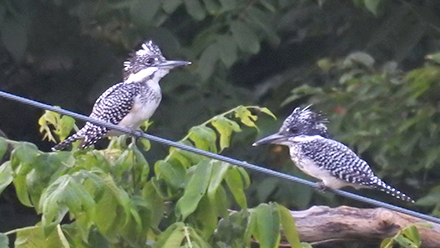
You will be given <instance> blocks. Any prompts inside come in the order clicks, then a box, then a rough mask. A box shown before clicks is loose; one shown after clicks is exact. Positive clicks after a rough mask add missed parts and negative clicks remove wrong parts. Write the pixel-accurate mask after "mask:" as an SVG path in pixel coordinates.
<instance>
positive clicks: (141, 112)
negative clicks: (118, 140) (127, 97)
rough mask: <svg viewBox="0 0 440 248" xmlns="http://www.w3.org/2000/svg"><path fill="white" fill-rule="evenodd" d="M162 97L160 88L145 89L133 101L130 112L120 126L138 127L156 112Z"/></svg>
mask: <svg viewBox="0 0 440 248" xmlns="http://www.w3.org/2000/svg"><path fill="white" fill-rule="evenodd" d="M161 99H162V94H161V92H160V89H159V90H154V89H151V88H149V89H144V90H143V92H141V93H140V94H138V95H137V96H136V97H135V98H134V101H133V106H132V108H131V110H130V112H129V113H128V114H127V115H126V116H125V117H124V118H123V119H122V120H121V121H120V122H119V124H118V126H122V127H127V128H132V129H137V128H139V126H140V125H141V124H142V123H143V122H145V121H146V120H148V119H150V117H151V116H152V115H153V114H154V112H155V111H156V109H157V107H158V106H159V104H160V101H161Z"/></svg>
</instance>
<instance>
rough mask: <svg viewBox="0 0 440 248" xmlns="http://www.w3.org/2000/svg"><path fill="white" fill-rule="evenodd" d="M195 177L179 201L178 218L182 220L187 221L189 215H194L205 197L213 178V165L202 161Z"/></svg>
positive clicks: (207, 161) (198, 165) (177, 207)
mask: <svg viewBox="0 0 440 248" xmlns="http://www.w3.org/2000/svg"><path fill="white" fill-rule="evenodd" d="M195 167H196V168H195V171H194V174H193V176H192V177H191V179H190V180H189V182H188V186H186V187H185V192H184V193H183V196H182V197H181V198H180V199H179V200H178V201H177V204H176V216H177V218H178V219H180V220H185V219H186V217H188V215H190V214H191V213H193V212H194V211H195V210H196V208H197V206H198V204H199V201H200V200H201V199H202V197H203V196H204V195H205V193H206V190H207V188H208V185H209V179H210V178H211V171H212V165H211V163H210V161H209V160H208V159H204V160H202V161H201V162H200V163H199V164H197V165H196V166H195Z"/></svg>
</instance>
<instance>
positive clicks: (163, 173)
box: [155, 160, 185, 189]
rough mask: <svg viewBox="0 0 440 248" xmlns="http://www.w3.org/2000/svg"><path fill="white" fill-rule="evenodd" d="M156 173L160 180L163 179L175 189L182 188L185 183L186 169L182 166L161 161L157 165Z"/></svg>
mask: <svg viewBox="0 0 440 248" xmlns="http://www.w3.org/2000/svg"><path fill="white" fill-rule="evenodd" d="M155 171H156V175H157V176H158V177H159V178H163V179H164V180H165V181H166V182H167V183H168V184H169V185H171V186H172V187H174V188H175V189H178V188H180V187H182V186H183V184H184V182H185V168H183V167H182V165H180V164H176V163H168V162H165V161H163V160H160V161H157V163H156V165H155Z"/></svg>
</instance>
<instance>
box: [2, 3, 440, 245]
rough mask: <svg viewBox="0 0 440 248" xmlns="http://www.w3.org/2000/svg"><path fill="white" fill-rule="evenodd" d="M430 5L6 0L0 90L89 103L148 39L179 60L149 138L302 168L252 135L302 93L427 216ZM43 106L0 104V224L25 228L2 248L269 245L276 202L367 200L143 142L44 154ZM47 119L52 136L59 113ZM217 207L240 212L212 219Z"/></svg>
mask: <svg viewBox="0 0 440 248" xmlns="http://www.w3.org/2000/svg"><path fill="white" fill-rule="evenodd" d="M438 13H440V4H439V3H438V1H436V0H422V1H410V0H400V1H386V0H352V1H342V0H329V1H321V0H316V1H314V0H302V1H291V0H259V1H244V0H184V1H181V0H160V1H157V0H127V1H120V0H107V1H105V0H104V1H85V0H76V1H62V0H61V1H55V0H54V1H34V0H5V1H3V2H1V3H0V35H1V39H0V40H1V44H2V45H1V46H0V54H1V56H0V57H1V59H0V80H1V82H2V83H0V90H3V91H8V92H11V93H14V94H17V95H21V96H25V97H28V98H31V99H35V100H38V101H42V102H46V103H49V104H53V105H58V106H61V107H63V108H66V109H70V110H73V111H75V112H79V113H84V114H88V113H89V111H90V109H91V106H92V105H93V102H94V101H95V99H96V97H97V96H98V95H99V94H100V93H101V92H102V91H104V90H105V89H106V88H108V87H109V86H111V85H113V84H115V83H117V82H119V81H120V80H121V79H122V76H121V74H122V62H123V61H124V59H125V58H126V56H127V54H128V53H129V52H130V51H131V50H132V49H134V48H135V47H136V45H139V44H140V42H142V41H144V40H146V39H153V40H154V41H156V42H157V43H158V44H159V45H160V46H161V47H162V50H163V52H164V54H165V56H166V57H167V58H171V59H179V58H182V59H186V60H189V61H192V62H193V66H191V67H188V68H187V69H185V70H178V71H175V72H173V73H171V74H170V75H168V76H167V77H166V78H165V79H164V80H163V82H162V84H161V86H162V89H163V94H164V99H163V101H162V104H161V106H160V107H159V109H158V111H157V112H156V113H155V115H154V116H153V118H152V121H153V123H152V124H151V125H149V127H148V132H149V133H152V134H155V135H158V136H162V137H165V138H169V139H172V140H181V141H182V142H187V143H188V144H191V145H194V146H197V147H199V148H202V149H206V150H210V151H212V152H222V153H223V154H226V155H228V156H232V157H234V158H238V159H240V160H246V161H250V162H254V163H257V164H262V165H267V166H268V167H270V168H272V169H275V170H279V171H283V172H287V173H292V174H295V175H299V176H301V177H306V176H305V175H304V174H302V173H301V172H299V171H298V169H297V168H296V167H294V166H293V165H292V163H291V161H290V160H289V158H288V156H287V153H286V150H285V149H284V148H282V147H279V146H271V147H261V148H253V147H251V144H252V142H253V141H255V139H256V138H257V136H258V137H261V136H263V135H265V134H269V133H271V132H274V131H275V130H276V129H277V128H278V127H279V125H280V123H281V121H282V120H283V118H284V117H285V116H287V115H288V114H289V113H290V111H291V110H292V109H293V108H294V107H296V106H299V105H306V104H310V103H313V106H312V108H313V109H314V110H317V111H321V112H323V113H324V114H325V115H326V116H327V117H328V119H329V120H330V122H329V128H330V131H331V135H332V137H333V138H335V139H338V140H340V141H342V142H344V143H345V144H348V145H349V146H350V147H352V148H353V149H355V150H356V151H357V153H358V154H360V155H361V157H362V158H364V159H366V160H367V161H368V162H369V163H370V164H371V166H372V167H373V169H374V171H375V172H376V173H377V174H378V175H379V176H380V177H381V178H383V179H384V180H385V181H386V182H388V183H389V184H391V185H393V186H395V187H397V188H399V189H401V190H402V191H404V192H407V193H408V194H409V195H410V196H411V197H413V198H414V199H416V200H418V201H417V203H416V205H411V206H407V207H410V208H413V209H416V210H418V211H421V212H425V213H429V214H433V215H438V216H440V201H439V199H440V185H439V183H438V178H439V176H440V166H439V162H440V156H439V154H440V145H439V143H438V140H439V138H440V132H439V128H438V123H439V121H440V115H439V110H438V109H439V92H440V89H439V88H440V85H439V84H438V82H439V79H440V66H439V63H440V53H439V52H440V43H439V41H440V40H439V38H440V16H439V14H438ZM242 105H251V106H254V105H259V106H264V107H268V109H270V110H271V111H272V112H273V113H274V114H275V115H276V116H277V117H278V119H277V120H276V121H274V119H273V118H271V117H270V116H268V115H267V113H269V115H270V112H269V111H267V110H266V109H263V108H260V107H237V106H242ZM231 109H232V110H231ZM229 110H231V111H229ZM261 110H263V112H265V113H266V114H265V113H262V112H261ZM249 111H250V112H249ZM43 114H44V113H43V112H42V111H41V110H38V109H34V108H31V107H28V106H24V105H19V104H18V103H14V102H10V101H6V100H4V99H1V100H0V129H1V130H2V131H3V132H4V133H5V134H6V135H7V136H8V138H9V140H8V141H7V140H5V139H1V140H0V157H3V155H4V154H5V158H4V160H5V161H7V162H6V163H5V164H3V165H2V167H0V191H3V192H2V194H1V195H0V215H1V218H0V232H3V233H8V232H9V233H14V232H15V231H12V230H15V229H16V228H23V227H29V228H25V229H19V230H17V236H16V241H15V246H16V247H32V246H29V242H33V241H35V242H37V241H38V242H48V243H47V244H45V245H43V246H44V247H61V246H64V247H68V246H67V245H68V244H69V245H70V246H72V247H73V246H74V247H86V244H87V243H88V244H89V245H90V247H108V245H109V244H112V245H114V246H115V247H139V246H140V245H146V246H153V245H155V246H156V247H161V246H164V247H173V246H171V243H167V242H175V243H173V244H174V245H175V246H176V247H179V245H180V244H181V242H184V243H185V242H186V244H187V245H188V244H189V242H192V243H191V244H193V247H195V246H196V244H198V245H199V246H201V247H204V246H206V245H207V242H208V243H209V244H210V245H211V246H213V247H228V246H233V247H243V246H244V245H245V244H248V243H249V237H251V236H252V237H254V238H255V239H257V240H258V241H262V242H263V245H262V247H272V245H273V244H276V243H277V242H278V241H279V240H278V237H279V236H278V234H277V235H273V233H274V232H276V233H278V228H279V227H280V226H283V227H284V228H286V227H287V226H288V224H287V223H282V222H283V221H284V220H286V219H288V218H283V217H282V218H280V216H284V217H285V216H286V208H288V209H304V208H307V207H308V206H311V205H316V204H325V205H330V206H338V205H342V204H348V205H352V206H358V207H368V206H363V205H362V204H360V203H357V202H353V201H350V200H347V199H343V198H340V197H335V196H334V195H332V194H329V193H322V192H315V191H313V190H312V189H310V188H307V187H305V186H301V185H293V184H291V183H287V182H284V181H280V180H278V179H275V178H270V177H267V176H265V175H260V174H258V175H254V174H250V175H248V172H246V171H244V170H242V169H240V168H236V167H233V166H229V165H224V164H221V163H219V162H215V161H210V160H207V159H204V158H201V157H199V156H195V155H192V154H189V153H185V152H181V151H177V150H175V149H169V148H168V147H165V146H162V145H159V144H156V143H152V144H149V143H148V142H143V143H139V142H138V146H134V145H133V144H132V145H128V146H127V145H126V143H125V142H123V141H124V138H120V139H113V140H112V141H111V143H110V144H109V145H108V146H107V143H106V142H100V143H99V144H98V145H97V146H96V148H97V150H88V151H77V150H74V152H61V153H49V152H45V151H49V147H50V146H51V145H53V143H52V142H50V141H48V140H44V141H42V138H43V136H44V135H45V134H46V135H47V134H48V133H47V129H45V128H44V127H45V126H44V125H45V124H47V123H50V122H54V123H55V126H56V127H59V126H57V123H58V121H59V120H61V119H60V118H61V117H59V116H56V115H53V114H50V113H46V115H45V116H44V118H42V119H41V120H40V124H43V130H45V131H44V132H43V133H40V132H39V129H40V126H39V125H38V123H39V121H38V120H39V118H40V117H41V116H42V115H43ZM257 118H258V121H257V120H256V119H257ZM47 121H48V122H47ZM64 121H65V122H63V123H64V124H66V125H64V126H63V127H62V128H60V129H59V132H58V133H57V134H55V135H54V137H55V138H56V139H58V138H59V137H58V136H59V135H62V136H63V135H66V133H65V132H66V130H67V131H68V130H70V128H71V127H72V125H73V122H72V120H69V119H68V118H64ZM200 123H202V124H200ZM77 125H78V126H81V125H82V123H77ZM254 125H257V126H258V130H259V132H257V131H256V130H257V129H255V128H252V127H254ZM49 127H50V128H52V127H53V126H51V125H49ZM182 137H183V138H182ZM12 140H15V141H28V142H30V143H27V142H15V141H12ZM7 144H9V145H10V146H11V147H10V148H12V149H14V151H13V152H12V154H10V156H9V155H8V154H7V153H5V152H6V148H7V147H8V146H7ZM138 147H139V148H138ZM144 148H145V149H144ZM147 165H148V166H147ZM210 175H212V177H211V176H210ZM10 183H12V184H13V186H12V184H11V186H8V185H10ZM7 186H8V187H7ZM360 193H361V194H363V195H368V196H370V197H372V198H375V199H380V200H383V201H387V202H391V203H393V204H402V203H401V202H399V201H397V200H394V199H391V198H390V197H389V196H387V195H385V194H381V193H380V192H375V191H360ZM274 202H276V203H274ZM266 203H267V204H266ZM24 206H27V207H24ZM282 206H284V207H285V208H284V207H282ZM246 207H248V208H246ZM228 208H232V209H237V210H241V211H239V212H237V213H234V214H232V215H231V216H230V217H229V218H228V219H223V220H221V221H220V222H217V221H218V220H217V216H218V215H220V216H222V217H225V216H227V215H228V213H227V209H228ZM163 212H165V213H166V216H163V215H162V214H161V213H163ZM35 213H37V214H41V215H35ZM67 213H68V215H66V214H67ZM116 216H117V218H116ZM144 217H145V218H144ZM202 220H203V221H202ZM280 221H281V222H280ZM37 222H39V224H38V225H37V226H44V228H39V227H34V225H35V224H36V223H37ZM59 223H62V225H58V224H59ZM238 223H241V224H238ZM289 223H290V222H289ZM246 227H252V228H248V229H246ZM214 230H217V231H216V232H214ZM230 230H234V231H233V232H231V231H230ZM9 233H8V234H9ZM227 233H230V235H227ZM287 233H288V235H290V236H288V238H289V242H290V243H291V244H296V245H298V240H296V239H295V237H296V235H295V231H294V230H289V231H288V232H287ZM8 237H9V238H11V240H12V239H13V238H14V236H13V235H8ZM29 237H31V238H29ZM47 237H48V239H46V238H47ZM6 240H7V238H6V237H5V236H0V247H1V246H2V245H4V244H5V243H6ZM146 241H148V242H147V243H146V244H145V242H146ZM50 242H53V243H50ZM57 242H58V243H57ZM243 242H244V243H243ZM34 244H36V245H35V246H37V245H38V244H39V243H38V244H37V243H34ZM165 244H166V245H165ZM264 245H267V246H264ZM303 245H306V244H303ZM346 245H347V246H348V247H355V246H356V245H360V244H346ZM365 246H367V245H365ZM356 247H359V246H356ZM373 247H377V244H376V245H373Z"/></svg>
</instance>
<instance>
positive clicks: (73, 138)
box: [52, 131, 83, 152]
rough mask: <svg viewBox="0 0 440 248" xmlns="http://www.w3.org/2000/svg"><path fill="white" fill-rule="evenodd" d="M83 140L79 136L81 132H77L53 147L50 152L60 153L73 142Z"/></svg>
mask: <svg viewBox="0 0 440 248" xmlns="http://www.w3.org/2000/svg"><path fill="white" fill-rule="evenodd" d="M80 139H83V136H82V134H81V131H79V132H78V133H76V134H74V135H72V136H70V137H68V138H67V139H65V140H63V141H61V142H60V143H58V144H57V145H55V146H54V147H52V151H54V152H56V151H61V150H64V149H66V147H68V146H69V145H70V144H72V143H73V142H75V141H77V140H80Z"/></svg>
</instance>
